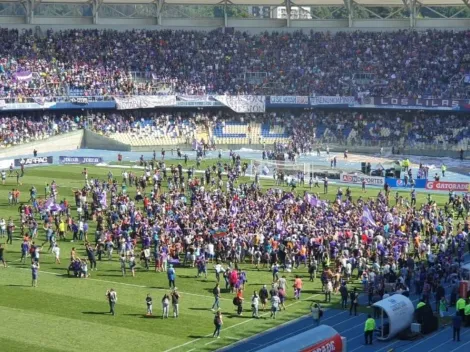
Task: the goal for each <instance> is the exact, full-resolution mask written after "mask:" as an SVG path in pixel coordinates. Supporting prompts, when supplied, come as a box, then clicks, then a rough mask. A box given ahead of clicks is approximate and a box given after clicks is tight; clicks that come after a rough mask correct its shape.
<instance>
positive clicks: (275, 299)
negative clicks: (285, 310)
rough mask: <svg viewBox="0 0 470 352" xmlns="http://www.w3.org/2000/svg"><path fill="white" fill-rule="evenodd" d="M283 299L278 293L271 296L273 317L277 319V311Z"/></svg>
mask: <svg viewBox="0 0 470 352" xmlns="http://www.w3.org/2000/svg"><path fill="white" fill-rule="evenodd" d="M280 303H281V300H280V299H279V297H278V296H277V295H273V296H272V297H271V318H273V319H276V314H277V311H278V310H279V304H280Z"/></svg>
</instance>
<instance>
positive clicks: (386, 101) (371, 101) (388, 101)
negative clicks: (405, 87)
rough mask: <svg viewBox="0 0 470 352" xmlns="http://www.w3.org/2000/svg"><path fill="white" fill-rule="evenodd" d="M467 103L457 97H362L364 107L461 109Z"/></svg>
mask: <svg viewBox="0 0 470 352" xmlns="http://www.w3.org/2000/svg"><path fill="white" fill-rule="evenodd" d="M465 104H468V100H458V99H423V98H417V99H410V98H379V97H365V98H363V99H362V105H363V106H364V107H382V108H399V109H404V108H407V109H435V110H461V107H462V106H464V105H465Z"/></svg>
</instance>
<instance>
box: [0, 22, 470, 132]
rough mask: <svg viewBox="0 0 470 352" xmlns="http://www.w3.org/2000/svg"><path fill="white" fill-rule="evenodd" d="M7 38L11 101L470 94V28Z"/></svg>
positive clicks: (19, 34)
mask: <svg viewBox="0 0 470 352" xmlns="http://www.w3.org/2000/svg"><path fill="white" fill-rule="evenodd" d="M0 37H1V38H2V39H1V41H2V45H1V46H0V78H1V80H0V82H1V83H0V97H3V98H6V99H9V101H10V100H14V101H28V99H32V98H34V97H42V98H44V99H46V100H53V99H55V98H56V97H57V96H64V95H66V96H77V95H85V96H90V97H102V96H123V95H148V94H168V93H179V94H193V95H205V94H223V93H229V94H266V95H267V94H271V95H272V94H274V95H276V94H277V95H312V94H313V95H326V96H336V95H347V96H355V95H357V94H364V93H368V94H370V95H373V96H376V97H389V96H393V97H397V98H398V97H409V98H411V97H413V98H418V97H429V98H431V97H432V98H454V99H458V98H460V99H461V98H466V97H468V96H469V91H468V87H467V86H466V85H465V84H455V83H456V82H463V79H464V76H465V74H466V73H467V72H468V70H469V68H470V59H469V54H468V52H469V50H470V40H469V34H468V32H467V31H460V32H454V31H442V30H427V31H395V32H336V33H329V32H300V31H299V32H292V33H277V32H272V33H269V32H263V33H261V34H251V33H245V32H243V33H242V32H237V31H220V30H217V31H211V32H203V31H172V30H160V31H156V30H152V31H150V30H133V31H122V32H117V31H113V30H79V29H74V30H64V31H52V30H49V31H47V32H46V33H45V34H44V36H43V37H38V36H36V35H35V33H34V31H33V30H23V31H19V30H17V29H5V28H3V29H1V30H0ZM226 43H230V45H226ZM96 48H100V50H96ZM103 53H106V55H105V56H103ZM78 57H79V58H80V60H79V61H78V60H76V58H78ZM51 58H53V59H51ZM157 62H158V65H155V63H157ZM131 72H138V73H139V77H140V78H139V79H137V78H136V77H135V75H133V74H131ZM241 72H264V73H265V76H264V78H263V79H261V80H259V79H254V80H252V79H250V78H247V77H243V75H241V74H240V73H241ZM235 138H241V137H235Z"/></svg>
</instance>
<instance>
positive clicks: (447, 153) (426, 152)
mask: <svg viewBox="0 0 470 352" xmlns="http://www.w3.org/2000/svg"><path fill="white" fill-rule="evenodd" d="M329 147H330V150H331V151H333V152H337V153H338V152H340V153H342V152H344V150H345V149H347V150H348V151H349V152H350V153H357V154H378V153H379V151H380V147H367V146H345V145H335V144H332V145H329ZM399 151H400V154H397V158H399V156H398V155H416V156H429V157H436V158H443V157H448V158H454V159H456V158H459V157H460V154H459V152H458V151H455V150H444V149H431V146H429V149H416V148H401V147H400V148H399ZM384 153H385V154H391V153H392V148H384ZM464 158H465V159H470V151H468V150H466V151H464Z"/></svg>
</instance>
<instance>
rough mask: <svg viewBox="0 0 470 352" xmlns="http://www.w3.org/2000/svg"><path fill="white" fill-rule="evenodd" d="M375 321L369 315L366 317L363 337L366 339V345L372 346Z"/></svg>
mask: <svg viewBox="0 0 470 352" xmlns="http://www.w3.org/2000/svg"><path fill="white" fill-rule="evenodd" d="M374 330H375V320H374V319H373V318H372V316H371V315H370V314H369V315H368V316H367V320H366V323H365V325H364V337H365V339H366V345H372V338H373V336H374Z"/></svg>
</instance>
